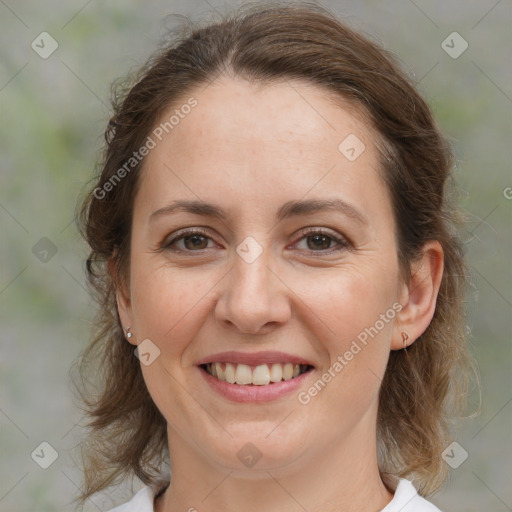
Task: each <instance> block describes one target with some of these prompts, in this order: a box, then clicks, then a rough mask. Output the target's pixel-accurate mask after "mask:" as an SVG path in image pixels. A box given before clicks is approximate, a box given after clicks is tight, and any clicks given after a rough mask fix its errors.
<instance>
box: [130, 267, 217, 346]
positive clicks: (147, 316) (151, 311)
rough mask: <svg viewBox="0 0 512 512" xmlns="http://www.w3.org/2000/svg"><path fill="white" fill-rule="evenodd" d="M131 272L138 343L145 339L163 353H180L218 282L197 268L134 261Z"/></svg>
mask: <svg viewBox="0 0 512 512" xmlns="http://www.w3.org/2000/svg"><path fill="white" fill-rule="evenodd" d="M137 265H138V266H137ZM133 268H134V269H136V270H135V271H134V272H133V273H132V281H131V282H132V306H133V311H134V316H135V319H136V324H137V325H136V327H137V333H138V334H139V339H143V338H149V339H151V340H152V341H154V343H156V344H157V345H158V346H159V348H160V350H162V351H165V352H169V351H172V352H174V353H177V352H179V351H183V349H184V346H183V345H184V344H186V342H187V341H190V340H191V339H193V337H194V334H195V330H198V329H199V328H200V326H201V322H198V318H199V314H200V313H199V312H200V311H201V309H203V308H204V306H205V304H206V302H207V301H208V291H209V290H211V289H212V287H213V283H215V282H216V281H217V280H218V278H217V279H213V278H212V277H213V276H212V275H211V273H206V272H201V271H199V270H198V269H197V268H196V269H194V270H192V271H190V270H188V271H187V270H184V269H176V268H170V267H167V266H165V265H159V266H154V265H151V263H150V262H147V261H142V259H140V260H139V261H137V260H136V259H134V261H133ZM171 341H172V343H170V342H171Z"/></svg>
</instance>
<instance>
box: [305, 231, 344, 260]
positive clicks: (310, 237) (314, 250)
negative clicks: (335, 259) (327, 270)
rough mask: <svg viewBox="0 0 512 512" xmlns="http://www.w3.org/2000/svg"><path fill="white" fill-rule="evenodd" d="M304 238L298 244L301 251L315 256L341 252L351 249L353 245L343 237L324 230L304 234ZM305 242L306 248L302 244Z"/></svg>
mask: <svg viewBox="0 0 512 512" xmlns="http://www.w3.org/2000/svg"><path fill="white" fill-rule="evenodd" d="M302 235H303V236H302V238H301V239H300V240H299V241H298V242H297V244H298V245H299V249H303V250H305V251H306V252H309V253H310V254H313V255H315V256H322V255H323V254H330V253H333V252H339V251H342V250H346V249H348V248H350V247H351V244H350V243H349V242H348V241H347V239H345V238H344V237H343V236H341V235H338V234H336V235H335V234H333V233H331V232H330V231H325V230H323V229H318V228H317V229H314V230H309V231H303V232H302ZM303 241H305V244H303V245H305V247H300V244H301V243H302V242H303Z"/></svg>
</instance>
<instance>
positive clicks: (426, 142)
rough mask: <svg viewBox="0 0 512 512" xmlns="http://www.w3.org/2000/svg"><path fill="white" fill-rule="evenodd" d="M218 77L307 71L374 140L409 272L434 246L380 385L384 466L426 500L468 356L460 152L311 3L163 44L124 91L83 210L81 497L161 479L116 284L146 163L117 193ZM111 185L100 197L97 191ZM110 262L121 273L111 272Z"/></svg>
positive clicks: (459, 400)
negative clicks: (408, 322) (423, 289)
mask: <svg viewBox="0 0 512 512" xmlns="http://www.w3.org/2000/svg"><path fill="white" fill-rule="evenodd" d="M223 72H226V73H229V74H230V75H232V76H237V77H241V78H244V79H247V80H249V81H253V82H260V83H269V82H272V81H279V80H287V79H290V80H291V79H301V80H306V81H308V82H309V83H312V84H315V85H318V86H320V87H322V88H324V90H325V91H326V92H328V93H331V95H332V94H333V95H335V96H337V97H338V98H340V99H342V100H343V101H345V102H348V104H349V105H352V106H355V107H356V109H357V110H358V111H359V112H360V113H362V114H363V115H364V116H365V118H367V119H368V121H369V122H370V123H371V125H372V126H373V128H374V129H375V130H376V132H377V133H378V134H379V137H380V140H379V141H378V142H377V144H378V147H379V150H380V151H379V154H380V167H381V169H380V172H381V173H382V175H383V177H384V180H385V182H386V184H387V187H388V189H389V192H390V196H391V199H392V203H393V208H394V217H395V224H396V239H397V253H398V256H399V261H400V266H401V270H402V273H403V275H404V276H405V277H406V278H407V277H408V276H409V275H410V268H411V267H410V265H411V263H412V262H413V261H414V260H415V259H417V258H418V256H419V255H420V254H421V250H422V247H423V245H424V244H425V242H427V241H429V240H438V241H439V242H440V244H441V245H442V248H443V251H444V274H443V277H442V282H441V287H440V290H439V295H438V299H437V306H436V310H435V313H434V317H433V319H432V322H431V323H430V325H429V327H428V328H427V330H426V331H425V332H424V333H423V334H422V335H421V337H420V338H419V339H417V340H416V342H415V343H414V344H412V346H410V347H409V348H408V349H407V350H399V351H392V352H391V354H390V358H389V362H388V366H387V370H386V372H385V375H384V379H383V382H382V386H381V390H380V403H379V413H378V425H377V433H378V447H379V466H380V470H381V473H382V474H383V475H385V474H393V475H398V476H402V477H408V478H413V479H414V480H415V484H416V486H417V487H418V489H419V492H420V493H421V494H423V495H429V494H431V493H432V492H434V491H435V490H437V489H438V488H439V487H440V486H441V485H442V484H443V482H444V481H445V479H446V467H445V463H444V461H443V460H442V458H441V453H442V451H443V450H444V448H445V447H446V446H447V444H449V442H450V440H449V434H450V418H451V417H456V416H457V415H458V414H459V413H460V412H461V411H462V406H463V403H464V397H465V395H466V392H467V382H468V379H467V375H468V371H467V370H468V368H469V367H470V365H471V359H470V358H469V356H468V353H467V348H466V325H465V318H464V312H463V308H462V299H463V296H464V292H465V281H466V278H465V275H466V264H465V261H464V254H463V250H462V245H461V243H460V241H459V239H458V237H457V234H456V231H455V226H456V223H457V222H458V217H457V211H456V209H455V207H454V206H453V203H454V200H453V198H452V197H451V194H450V193H449V184H450V177H451V171H452V163H453V162H452V158H453V157H452V153H451V150H450V148H449V145H448V144H447V141H446V140H445V139H444V138H443V136H442V135H441V134H440V131H439V129H438V128H437V126H436V123H435V121H434V119H433V116H432V113H431V111H430V109H429V107H428V105H427V103H426V102H425V100H424V99H422V97H421V96H420V95H419V94H418V92H417V91H416V88H415V86H414V84H413V83H412V81H411V80H410V79H409V78H408V77H407V76H406V75H405V74H404V73H403V72H402V71H401V69H400V67H399V66H398V64H397V63H396V62H395V60H394V58H393V57H392V56H391V55H390V54H389V53H388V52H387V51H386V50H384V49H382V48H381V47H380V45H378V44H376V43H374V42H372V41H371V40H370V39H368V38H367V37H364V36H362V35H361V34H359V33H358V32H356V31H354V30H352V29H351V28H349V27H347V26H346V25H345V24H344V23H343V22H341V21H340V20H339V19H338V18H337V17H335V16H334V15H333V14H331V13H330V12H329V11H328V10H326V9H325V8H323V7H320V6H318V5H316V4H311V3H300V4H296V5H292V6H288V5H276V3H275V2H274V3H273V4H272V5H259V6H254V5H253V6H250V7H247V6H246V7H244V8H242V9H240V10H239V11H237V12H236V13H235V14H231V15H228V16H226V17H224V18H223V19H222V20H220V21H218V22H209V23H207V24H206V25H204V26H191V27H189V28H188V29H187V31H186V33H183V32H182V33H180V35H179V37H178V38H177V39H175V40H173V41H172V42H171V43H167V44H165V45H164V46H163V47H162V48H161V49H160V50H159V51H158V52H157V53H156V54H154V55H153V57H152V58H151V59H150V60H149V61H148V62H147V64H146V65H145V66H144V67H143V68H142V69H141V70H140V72H139V73H138V74H137V75H136V76H135V77H134V78H133V80H132V82H131V83H132V84H133V83H134V85H133V86H131V85H130V86H127V87H126V88H125V89H124V91H121V92H120V90H119V89H118V90H117V91H116V96H115V100H114V101H113V108H114V114H113V116H112V118H111V120H110V123H109V125H108V128H107V130H106V133H105V140H106V144H105V153H104V158H103V160H102V168H101V172H100V173H99V176H98V177H97V179H96V180H95V182H94V188H92V189H91V190H90V192H89V194H88V196H87V197H86V199H85V200H84V202H83V204H82V209H81V212H80V226H81V230H82V233H83V235H84V236H85V238H86V240H87V242H88V244H89V245H90V247H91V252H90V255H89V258H88V260H87V273H88V281H89V284H90V285H91V286H92V291H93V293H95V296H96V299H97V301H98V303H99V309H98V317H97V331H96V332H95V334H94V337H93V339H92V341H91V344H90V345H89V346H88V348H87V349H86V350H85V351H84V353H83V354H82V357H81V360H80V363H81V366H80V370H81V374H82V382H84V383H85V381H86V380H87V378H88V377H87V376H88V375H90V374H91V373H95V374H96V375H95V376H94V382H95V386H96V387H95V388H93V389H92V390H87V391H86V390H85V388H86V387H87V386H85V385H84V386H83V387H84V389H83V390H82V394H83V399H84V400H85V403H86V406H87V411H88V414H89V416H90V418H91V421H90V423H89V425H90V433H89V435H88V438H87V439H86V440H85V441H84V448H83V459H84V467H85V471H84V474H85V482H84V487H83V493H82V495H81V498H82V503H83V502H84V501H85V499H86V498H88V497H89V496H91V495H92V494H94V493H95V492H98V491H101V490H103V489H105V488H106V487H108V486H110V485H113V484H115V483H118V482H119V481H120V480H121V479H123V478H125V477H127V476H130V475H132V476H133V475H136V476H137V477H138V478H140V479H141V480H142V481H143V482H144V483H145V484H150V483H154V482H156V481H157V480H158V479H159V477H160V470H161V467H162V464H163V462H164V460H165V457H166V453H167V449H168V448H167V442H166V421H165V419H164V417H163V416H162V415H161V413H160V412H159V411H158V409H157V408H156V406H155V405H154V403H153V401H152V399H151V397H150V395H149V393H148V390H147V388H146V385H145V383H144V379H143V377H142V373H141V369H140V363H139V361H138V360H137V358H136V357H134V354H133V347H132V345H130V344H129V343H127V342H126V339H125V337H124V333H123V329H122V325H121V322H120V319H119V316H118V312H117V306H116V300H115V281H116V280H118V281H117V282H118V283H119V282H121V283H126V282H127V281H126V276H127V270H128V268H129V247H130V234H131V223H132V214H133V204H134V198H135V195H136V193H137V186H138V183H139V181H140V175H141V172H142V169H143V163H144V162H143V161H142V162H140V163H138V164H137V165H134V166H133V169H130V172H128V173H126V176H124V177H123V179H122V180H119V182H118V183H116V185H115V186H113V187H105V184H107V183H108V182H109V180H112V177H113V176H114V175H115V174H116V172H118V170H119V169H120V168H122V167H123V165H126V162H127V161H128V160H129V158H130V157H131V156H132V155H133V153H134V152H136V151H138V150H139V148H140V147H141V146H142V145H143V144H144V142H145V141H146V139H147V137H148V135H149V134H150V133H151V130H152V129H154V127H155V126H156V124H157V123H158V121H159V119H160V118H161V116H162V114H163V113H164V111H166V110H167V109H168V108H169V107H170V106H172V105H175V104H177V101H178V98H183V97H184V95H185V94H186V93H187V92H188V91H190V90H191V89H192V88H193V87H195V86H198V85H201V84H206V83H208V82H209V81H211V80H212V79H214V78H215V77H216V76H218V75H220V74H222V73H223ZM106 189H108V192H106V193H104V192H102V193H101V197H99V196H100V194H98V190H103V191H105V190H106ZM109 260H111V264H112V266H113V267H112V268H114V269H115V271H114V272H110V271H109V268H108V262H109Z"/></svg>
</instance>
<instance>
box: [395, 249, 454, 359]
mask: <svg viewBox="0 0 512 512" xmlns="http://www.w3.org/2000/svg"><path fill="white" fill-rule="evenodd" d="M443 270H444V253H443V248H442V247H441V244H440V243H439V242H438V241H437V240H432V241H429V242H427V243H426V244H425V245H424V246H423V250H422V254H421V256H420V258H419V260H417V261H415V262H414V263H413V265H412V269H411V278H410V280H409V282H408V283H404V284H403V285H402V292H401V296H400V304H402V309H401V311H400V312H399V314H398V315H397V321H396V322H395V324H394V328H393V339H392V341H391V350H400V349H402V348H404V346H409V345H411V344H412V343H414V342H415V341H416V340H417V339H418V338H419V337H420V336H421V335H422V334H423V333H424V332H425V330H426V329H427V327H428V326H429V324H430V322H431V321H432V318H433V316H434V312H435V309H436V303H437V295H438V293H439V287H440V286H441V279H442V277H443ZM402 333H405V334H406V335H407V336H406V340H405V343H404V337H403V334H402Z"/></svg>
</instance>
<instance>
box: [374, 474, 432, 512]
mask: <svg viewBox="0 0 512 512" xmlns="http://www.w3.org/2000/svg"><path fill="white" fill-rule="evenodd" d="M381 512H441V511H440V510H439V509H438V508H437V507H436V506H435V505H433V504H432V503H430V502H429V501H427V500H426V499H425V498H423V497H422V496H420V495H419V494H418V491H417V490H416V488H415V487H414V485H413V484H412V482H410V481H409V480H406V479H405V478H400V479H399V480H398V484H397V486H396V489H395V495H394V497H393V499H392V500H391V501H390V502H389V503H388V504H387V505H386V506H385V507H384V508H383V509H382V510H381Z"/></svg>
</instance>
